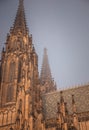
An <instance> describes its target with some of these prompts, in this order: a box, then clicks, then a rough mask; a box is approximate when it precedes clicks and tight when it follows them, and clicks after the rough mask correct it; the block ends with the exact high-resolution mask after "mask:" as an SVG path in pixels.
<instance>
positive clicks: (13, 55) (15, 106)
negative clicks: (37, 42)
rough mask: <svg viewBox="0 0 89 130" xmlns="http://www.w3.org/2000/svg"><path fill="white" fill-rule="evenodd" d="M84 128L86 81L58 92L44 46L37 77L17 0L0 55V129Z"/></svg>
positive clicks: (88, 123)
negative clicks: (12, 21)
mask: <svg viewBox="0 0 89 130" xmlns="http://www.w3.org/2000/svg"><path fill="white" fill-rule="evenodd" d="M88 129H89V85H86V86H82V87H78V88H73V89H68V90H64V91H61V92H58V91H57V88H56V84H55V83H54V80H53V78H52V76H51V70H50V67H49V63H48V56H47V50H46V48H45V49H44V56H43V64H42V70H41V75H40V77H39V73H38V56H37V54H36V51H35V48H34V46H33V44H32V35H30V34H29V32H28V28H27V25H26V20H25V13H24V6H23V0H19V6H18V10H17V14H16V18H15V21H14V25H13V27H12V28H11V29H10V32H9V34H8V35H7V39H6V44H5V48H3V50H2V55H1V63H0V130H88Z"/></svg>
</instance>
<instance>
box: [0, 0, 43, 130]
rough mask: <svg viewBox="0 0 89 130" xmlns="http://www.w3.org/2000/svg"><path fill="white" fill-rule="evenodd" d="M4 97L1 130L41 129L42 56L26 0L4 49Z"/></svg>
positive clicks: (1, 90)
mask: <svg viewBox="0 0 89 130" xmlns="http://www.w3.org/2000/svg"><path fill="white" fill-rule="evenodd" d="M0 97H1V99H0V130H1V129H2V130H7V129H8V130H36V128H38V127H37V123H39V127H40V128H41V119H42V114H41V111H42V110H41V100H40V87H39V78H38V56H37V54H36V52H35V49H34V46H33V44H32V36H31V35H29V32H28V28H27V26H26V20H25V13H24V6H23V0H19V6H18V10H17V14H16V18H15V21H14V25H13V27H12V28H11V29H10V32H9V34H8V36H7V40H6V45H5V49H3V50H2V59H1V83H0ZM38 118H39V122H37V121H38V120H37V119H38ZM34 124H35V125H34ZM34 126H35V127H34Z"/></svg>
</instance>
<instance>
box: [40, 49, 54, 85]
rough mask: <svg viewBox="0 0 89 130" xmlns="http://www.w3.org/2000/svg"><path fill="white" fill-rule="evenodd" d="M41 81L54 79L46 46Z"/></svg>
mask: <svg viewBox="0 0 89 130" xmlns="http://www.w3.org/2000/svg"><path fill="white" fill-rule="evenodd" d="M40 80H41V83H44V82H46V81H48V80H52V76H51V70H50V66H49V61H48V55H47V49H46V48H44V55H43V63H42V69H41V75H40Z"/></svg>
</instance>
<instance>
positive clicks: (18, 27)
mask: <svg viewBox="0 0 89 130" xmlns="http://www.w3.org/2000/svg"><path fill="white" fill-rule="evenodd" d="M23 2H24V0H19V6H18V10H17V14H16V18H15V21H14V25H13V29H12V30H13V32H14V33H17V32H18V31H20V32H22V33H24V34H26V33H27V30H28V29H27V26H26V20H25V12H24V5H23Z"/></svg>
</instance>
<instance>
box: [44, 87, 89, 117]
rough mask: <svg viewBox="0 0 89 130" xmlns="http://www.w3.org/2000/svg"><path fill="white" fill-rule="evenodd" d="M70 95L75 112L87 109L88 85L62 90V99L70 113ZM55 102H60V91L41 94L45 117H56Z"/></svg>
mask: <svg viewBox="0 0 89 130" xmlns="http://www.w3.org/2000/svg"><path fill="white" fill-rule="evenodd" d="M72 95H74V99H75V103H76V108H77V113H82V112H88V111H89V85H85V86H80V87H75V88H71V89H66V90H63V97H64V101H65V102H66V103H67V108H68V112H69V114H71V113H72ZM57 102H60V91H56V92H52V93H48V94H45V95H43V108H44V110H43V111H44V116H45V119H51V118H56V113H57Z"/></svg>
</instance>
